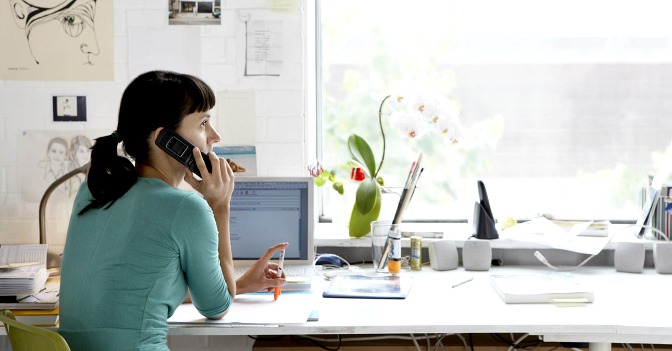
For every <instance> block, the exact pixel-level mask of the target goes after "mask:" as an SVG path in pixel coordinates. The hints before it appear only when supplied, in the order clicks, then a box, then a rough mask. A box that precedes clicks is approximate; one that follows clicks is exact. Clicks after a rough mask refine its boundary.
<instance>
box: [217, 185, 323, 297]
mask: <svg viewBox="0 0 672 351" xmlns="http://www.w3.org/2000/svg"><path fill="white" fill-rule="evenodd" d="M314 190H315V186H314V184H313V178H312V177H236V179H235V187H234V190H233V195H232V196H231V219H230V228H231V251H232V254H233V263H234V266H235V267H236V275H237V276H240V275H242V274H243V273H244V272H245V271H247V269H248V268H249V267H250V266H252V264H254V262H255V261H256V260H257V259H259V257H261V256H262V255H263V254H264V252H266V250H267V249H268V248H269V247H271V246H273V245H275V244H277V243H280V242H285V241H286V242H288V243H289V246H288V247H287V249H286V250H285V260H284V270H285V275H286V276H287V284H285V286H284V287H283V291H285V290H286V291H291V290H309V289H310V287H311V276H312V275H313V271H312V270H313V261H314V259H315V249H314V246H313V240H314V236H313V228H314V224H315V211H314V197H315V191H314ZM273 259H274V260H277V259H278V254H275V255H274V256H273Z"/></svg>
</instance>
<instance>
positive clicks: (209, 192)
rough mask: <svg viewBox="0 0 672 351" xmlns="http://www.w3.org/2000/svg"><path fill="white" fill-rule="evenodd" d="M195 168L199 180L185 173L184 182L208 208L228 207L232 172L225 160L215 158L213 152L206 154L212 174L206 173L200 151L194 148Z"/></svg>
mask: <svg viewBox="0 0 672 351" xmlns="http://www.w3.org/2000/svg"><path fill="white" fill-rule="evenodd" d="M192 152H193V154H194V160H195V161H196V166H197V167H198V169H199V171H200V172H201V180H198V179H196V177H195V176H194V174H193V173H191V172H186V174H185V176H184V180H185V181H186V182H187V183H189V185H191V186H192V187H193V188H194V189H195V190H196V191H198V192H199V193H200V194H201V195H203V197H205V200H206V201H208V204H210V207H213V209H214V207H215V206H221V205H226V206H227V207H228V205H229V202H230V200H231V194H232V193H233V180H234V176H233V170H232V169H231V167H230V166H229V164H228V163H227V162H226V160H225V159H223V158H219V157H217V155H215V153H214V152H210V153H208V155H207V156H208V158H209V160H210V164H211V165H212V173H208V171H207V167H206V165H205V161H204V160H203V157H202V156H201V151H200V150H199V149H198V148H197V147H194V149H193V150H192Z"/></svg>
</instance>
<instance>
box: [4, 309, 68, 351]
mask: <svg viewBox="0 0 672 351" xmlns="http://www.w3.org/2000/svg"><path fill="white" fill-rule="evenodd" d="M0 322H2V323H3V324H4V325H5V331H6V332H7V336H8V337H9V343H10V344H11V345H12V350H13V351H28V350H44V351H70V347H68V343H67V342H65V339H63V337H62V336H61V335H60V334H58V333H57V332H55V331H52V330H49V329H44V328H39V327H35V326H32V325H28V324H25V323H21V322H19V321H17V320H16V318H15V317H14V315H13V314H12V312H11V311H9V310H2V311H0Z"/></svg>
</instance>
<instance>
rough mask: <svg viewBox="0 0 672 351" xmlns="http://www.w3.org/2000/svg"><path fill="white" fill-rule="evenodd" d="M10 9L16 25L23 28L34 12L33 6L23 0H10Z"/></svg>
mask: <svg viewBox="0 0 672 351" xmlns="http://www.w3.org/2000/svg"><path fill="white" fill-rule="evenodd" d="M9 9H10V11H11V12H12V15H13V16H12V18H14V22H16V25H18V26H19V28H21V29H23V28H26V20H27V18H28V15H29V14H30V13H31V12H32V7H31V6H30V5H28V4H27V3H26V2H25V1H23V0H9Z"/></svg>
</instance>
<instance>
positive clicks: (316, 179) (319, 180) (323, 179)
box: [314, 175, 327, 186]
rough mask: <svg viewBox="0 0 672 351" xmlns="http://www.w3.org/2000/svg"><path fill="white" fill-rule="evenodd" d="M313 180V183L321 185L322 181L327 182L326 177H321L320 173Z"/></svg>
mask: <svg viewBox="0 0 672 351" xmlns="http://www.w3.org/2000/svg"><path fill="white" fill-rule="evenodd" d="M314 181H315V185H317V186H322V185H324V183H326V182H327V179H326V178H325V177H323V176H322V175H319V176H317V177H315V180H314Z"/></svg>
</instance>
